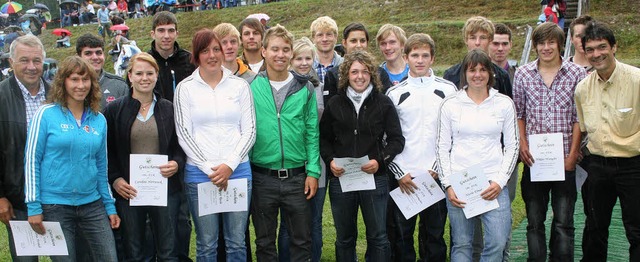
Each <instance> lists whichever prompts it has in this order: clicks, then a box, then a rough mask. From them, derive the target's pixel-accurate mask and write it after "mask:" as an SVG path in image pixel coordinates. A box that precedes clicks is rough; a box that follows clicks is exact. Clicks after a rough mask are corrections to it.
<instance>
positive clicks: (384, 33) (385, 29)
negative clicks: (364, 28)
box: [376, 24, 407, 46]
mask: <svg viewBox="0 0 640 262" xmlns="http://www.w3.org/2000/svg"><path fill="white" fill-rule="evenodd" d="M391 34H394V35H395V36H396V37H397V38H398V41H400V45H403V46H404V44H405V43H406V42H407V34H406V33H405V32H404V30H402V28H400V27H399V26H395V25H392V24H384V25H382V27H380V29H379V30H378V34H377V35H376V41H378V44H379V43H380V42H382V40H384V39H385V38H387V37H389V35H391Z"/></svg>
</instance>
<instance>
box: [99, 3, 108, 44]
mask: <svg viewBox="0 0 640 262" xmlns="http://www.w3.org/2000/svg"><path fill="white" fill-rule="evenodd" d="M98 23H99V24H100V26H101V27H102V40H103V41H104V39H105V37H106V36H109V37H111V29H110V28H111V19H110V18H109V10H107V7H106V6H105V5H100V10H98ZM105 35H106V36H105Z"/></svg>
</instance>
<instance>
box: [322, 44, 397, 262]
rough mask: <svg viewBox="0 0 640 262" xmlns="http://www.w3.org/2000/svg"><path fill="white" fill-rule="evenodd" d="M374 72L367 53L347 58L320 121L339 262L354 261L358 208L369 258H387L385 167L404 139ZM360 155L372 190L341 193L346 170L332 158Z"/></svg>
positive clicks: (387, 194) (388, 254)
mask: <svg viewBox="0 0 640 262" xmlns="http://www.w3.org/2000/svg"><path fill="white" fill-rule="evenodd" d="M376 72H377V67H376V66H375V65H374V62H373V57H372V56H371V55H370V54H368V53H367V52H364V51H356V52H353V53H350V54H348V55H346V56H345V60H344V62H343V63H342V65H341V66H340V77H339V84H338V93H337V95H335V96H334V97H332V98H331V99H330V100H329V101H328V103H327V104H326V105H325V110H324V114H323V116H322V120H321V121H320V152H321V155H322V158H323V159H324V160H325V161H326V162H327V165H329V166H330V169H331V173H333V175H334V176H333V177H332V178H330V181H329V197H330V198H331V210H332V213H333V220H334V223H335V227H336V260H337V261H355V260H354V259H355V258H356V251H355V247H356V239H357V232H358V229H357V217H358V207H360V208H361V209H362V216H363V220H364V224H365V227H366V232H367V256H368V260H369V261H389V260H390V259H391V252H390V246H389V240H388V238H387V232H386V226H385V223H386V220H387V219H386V214H387V201H388V198H389V187H388V177H387V175H386V167H387V164H388V163H389V162H391V160H393V158H394V157H395V156H396V155H397V154H399V153H400V152H402V149H403V147H404V137H403V136H402V130H401V129H400V121H399V119H398V114H397V112H396V109H395V107H394V106H393V103H392V102H391V100H390V99H389V98H388V97H386V96H385V95H384V94H382V93H381V91H380V88H381V84H380V80H379V78H378V76H377V74H376ZM385 134H386V139H385V141H383V136H384V135H385ZM385 143H386V144H385ZM363 156H366V157H368V158H369V159H370V160H369V162H368V163H366V164H364V165H363V166H362V167H361V170H362V171H363V172H365V173H367V174H371V175H373V177H374V181H375V189H372V190H360V191H351V192H343V191H342V187H341V184H340V183H341V181H340V180H339V177H341V176H342V175H343V174H344V172H345V170H344V169H343V168H342V167H341V166H339V165H337V164H336V163H335V161H334V158H360V157H363Z"/></svg>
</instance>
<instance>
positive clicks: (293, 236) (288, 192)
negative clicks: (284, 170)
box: [251, 170, 311, 262]
mask: <svg viewBox="0 0 640 262" xmlns="http://www.w3.org/2000/svg"><path fill="white" fill-rule="evenodd" d="M306 178H307V176H306V174H305V173H300V174H291V173H289V178H285V179H280V178H278V177H276V176H274V175H270V174H263V173H260V172H257V171H255V170H253V190H254V191H253V196H252V199H251V218H252V221H253V226H254V228H255V233H256V241H255V243H256V257H257V259H258V261H259V262H263V261H265V262H266V261H268V262H273V261H278V254H277V252H276V230H277V228H278V213H279V211H280V210H283V211H284V212H283V213H282V217H283V220H284V222H285V224H286V225H287V228H288V229H289V230H288V232H287V233H288V235H289V237H290V241H289V245H290V248H289V250H290V252H289V255H290V257H291V261H309V260H310V259H311V230H310V228H309V224H310V223H311V205H310V204H309V201H307V199H306V195H305V194H304V183H305V180H306Z"/></svg>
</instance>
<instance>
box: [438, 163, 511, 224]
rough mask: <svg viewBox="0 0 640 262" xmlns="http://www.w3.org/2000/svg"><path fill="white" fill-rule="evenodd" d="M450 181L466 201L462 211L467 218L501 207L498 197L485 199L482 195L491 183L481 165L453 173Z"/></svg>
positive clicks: (460, 196)
mask: <svg viewBox="0 0 640 262" xmlns="http://www.w3.org/2000/svg"><path fill="white" fill-rule="evenodd" d="M449 182H450V183H451V187H453V191H454V192H455V193H456V196H457V197H458V199H460V200H462V201H464V202H466V204H465V205H464V208H463V209H462V211H463V212H464V216H465V217H466V218H467V219H470V218H472V217H475V216H477V215H480V214H483V213H485V212H488V211H491V210H494V209H496V208H498V207H500V204H498V200H497V199H494V200H485V199H483V198H482V196H480V194H481V193H482V192H483V191H485V190H486V189H487V188H489V185H490V184H489V179H487V176H485V174H484V171H483V170H482V167H480V165H474V166H472V167H469V168H468V169H467V170H466V171H464V172H462V173H457V174H453V175H451V176H450V177H449Z"/></svg>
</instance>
